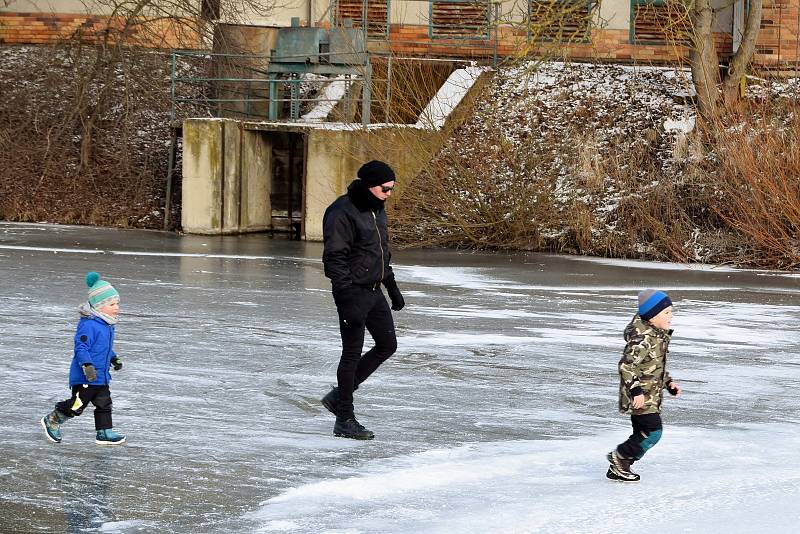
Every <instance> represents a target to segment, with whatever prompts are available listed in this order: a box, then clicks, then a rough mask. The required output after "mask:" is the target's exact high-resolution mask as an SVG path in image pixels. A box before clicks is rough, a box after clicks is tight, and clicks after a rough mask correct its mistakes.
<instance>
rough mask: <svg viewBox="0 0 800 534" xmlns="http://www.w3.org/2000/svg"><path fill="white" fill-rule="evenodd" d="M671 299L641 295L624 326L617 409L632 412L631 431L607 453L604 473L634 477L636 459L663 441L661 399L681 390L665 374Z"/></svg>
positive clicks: (660, 293)
mask: <svg viewBox="0 0 800 534" xmlns="http://www.w3.org/2000/svg"><path fill="white" fill-rule="evenodd" d="M670 326H672V301H671V300H670V298H669V296H667V294H666V293H664V292H663V291H655V290H652V289H647V290H645V291H642V292H641V293H639V313H638V314H637V315H636V316H634V318H633V320H632V321H631V322H630V324H628V326H627V327H626V328H625V341H626V345H625V350H624V351H623V353H622V359H620V361H619V375H620V384H619V411H620V412H621V413H629V414H631V424H632V426H633V433H632V434H631V435H630V437H629V438H628V439H627V440H626V441H625V442H623V443H621V444H620V445H618V446H617V447H616V448H615V449H614V450H613V451H611V452H609V453H608V455H607V458H608V461H609V464H610V465H609V467H608V472H607V473H606V476H607V477H608V478H610V479H612V480H623V481H636V480H639V478H640V477H639V475H638V474H636V473H634V472H633V471H631V464H633V462H635V461H636V460H640V459H641V458H642V456H644V453H645V452H647V451H648V449H650V448H652V447H653V446H654V445H655V444H656V443H658V440H659V439H661V432H662V423H661V415H660V413H661V401H662V399H663V391H664V389H666V390H667V391H669V393H670V394H671V395H675V396H678V395H680V394H681V388H680V386H678V384H677V383H676V382H675V381H673V380H672V377H671V376H670V374H669V373H668V372H667V368H666V365H667V353H668V352H669V350H668V347H669V341H670V339H671V337H672V330H671V329H670Z"/></svg>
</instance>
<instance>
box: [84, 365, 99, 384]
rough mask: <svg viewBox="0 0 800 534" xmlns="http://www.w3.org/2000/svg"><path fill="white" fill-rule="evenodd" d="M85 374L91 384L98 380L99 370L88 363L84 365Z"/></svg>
mask: <svg viewBox="0 0 800 534" xmlns="http://www.w3.org/2000/svg"><path fill="white" fill-rule="evenodd" d="M83 374H85V375H86V380H88V381H89V382H94V381H95V380H97V369H95V368H94V365H92V364H91V363H86V364H84V365H83Z"/></svg>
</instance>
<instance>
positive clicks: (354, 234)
mask: <svg viewBox="0 0 800 534" xmlns="http://www.w3.org/2000/svg"><path fill="white" fill-rule="evenodd" d="M394 184H395V175H394V171H393V170H392V168H391V167H390V166H389V165H387V164H386V163H383V162H382V161H370V162H369V163H365V164H364V165H362V166H361V168H360V169H359V170H358V179H357V180H354V181H353V183H351V184H350V186H349V187H348V188H347V194H346V195H342V196H340V197H339V198H337V199H336V200H335V201H334V202H333V204H331V205H330V206H328V209H327V210H325V216H324V217H323V219H322V233H323V239H324V242H325V249H324V252H323V253H322V263H323V264H324V266H325V276H327V277H328V278H330V279H331V285H332V286H333V300H334V302H335V303H336V309H337V311H338V313H339V331H340V333H341V336H342V357H341V359H340V360H339V367H338V369H337V370H336V379H337V382H338V386H337V387H335V388H333V390H331V392H330V393H328V394H327V395H325V397H323V398H322V404H323V405H324V406H325V407H326V408H327V409H328V410H330V411H331V412H333V413H334V414H335V415H336V424H335V425H334V427H333V434H334V435H335V436H341V437H345V438H353V439H372V438H373V437H375V435H374V434H373V433H372V432H370V431H369V430H367V429H366V428H364V427H363V426H362V425H361V424H360V423H359V422H358V421H357V420H356V418H355V415H354V413H353V391H354V390H355V389H357V388H358V385H359V384H361V383H362V382H363V381H364V380H366V379H367V377H369V375H371V374H372V373H373V372H374V371H375V370H376V369H377V368H378V366H380V365H381V364H382V363H383V362H385V361H386V360H387V359H388V358H389V356H391V355H392V354H394V352H395V351H396V350H397V338H396V336H395V332H394V321H393V320H392V312H391V311H390V310H389V304H388V303H387V302H386V298H385V297H384V296H383V292H382V291H381V284H383V286H385V287H386V292H387V293H388V295H389V298H390V299H391V301H392V310H395V311H399V310H401V309H402V308H403V306H405V301H404V300H403V295H402V294H401V293H400V290H399V289H398V288H397V282H395V279H394V273H393V272H392V267H391V265H390V259H391V254H390V253H389V230H388V227H387V219H386V211H385V210H384V208H383V203H384V201H386V199H387V198H389V196H390V195H391V194H392V189H394ZM365 329H366V330H368V331H369V333H370V335H371V336H372V339H373V340H374V341H375V346H374V347H372V349H370V350H369V351H368V352H367V353H366V354H364V355H363V356H362V355H361V350H362V349H363V347H364V330H365Z"/></svg>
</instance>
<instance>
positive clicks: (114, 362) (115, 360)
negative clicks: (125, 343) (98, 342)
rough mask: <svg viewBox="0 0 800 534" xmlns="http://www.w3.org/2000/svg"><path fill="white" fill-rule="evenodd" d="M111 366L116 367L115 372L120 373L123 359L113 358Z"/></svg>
mask: <svg viewBox="0 0 800 534" xmlns="http://www.w3.org/2000/svg"><path fill="white" fill-rule="evenodd" d="M111 365H113V366H114V370H115V371H119V370H120V369H122V358H120V357H119V356H114V357H113V358H111Z"/></svg>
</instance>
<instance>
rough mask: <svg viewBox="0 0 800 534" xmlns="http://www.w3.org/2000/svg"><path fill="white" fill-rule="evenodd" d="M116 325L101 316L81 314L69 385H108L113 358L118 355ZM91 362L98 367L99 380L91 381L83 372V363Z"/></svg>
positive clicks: (76, 333)
mask: <svg viewBox="0 0 800 534" xmlns="http://www.w3.org/2000/svg"><path fill="white" fill-rule="evenodd" d="M113 346H114V326H113V325H110V324H108V323H106V322H105V321H104V320H102V319H101V318H100V317H95V316H91V317H87V316H85V315H83V316H81V320H80V322H78V330H77V332H75V355H74V356H73V357H72V365H71V366H70V369H69V387H74V386H77V385H80V384H89V385H92V386H106V385H108V383H109V382H111V372H110V369H111V359H112V358H113V357H114V356H116V354H115V353H114V350H113ZM86 363H91V364H92V365H94V368H95V369H97V380H95V381H94V382H89V380H88V379H87V378H86V375H85V374H84V373H83V364H86Z"/></svg>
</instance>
